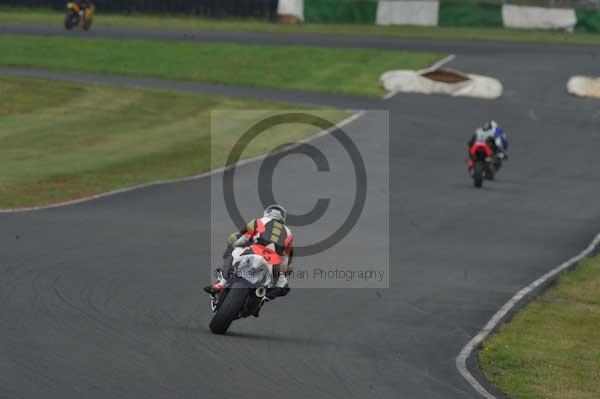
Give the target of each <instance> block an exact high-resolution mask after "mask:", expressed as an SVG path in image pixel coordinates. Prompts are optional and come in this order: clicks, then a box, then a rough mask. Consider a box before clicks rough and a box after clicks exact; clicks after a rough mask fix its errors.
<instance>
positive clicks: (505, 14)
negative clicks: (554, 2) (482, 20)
mask: <svg viewBox="0 0 600 399" xmlns="http://www.w3.org/2000/svg"><path fill="white" fill-rule="evenodd" d="M502 19H503V21H504V26H506V27H508V28H528V29H564V30H568V31H572V30H573V28H574V27H575V25H576V24H577V16H576V15H575V10H573V9H562V8H543V7H529V6H516V5H512V4H505V5H503V6H502Z"/></svg>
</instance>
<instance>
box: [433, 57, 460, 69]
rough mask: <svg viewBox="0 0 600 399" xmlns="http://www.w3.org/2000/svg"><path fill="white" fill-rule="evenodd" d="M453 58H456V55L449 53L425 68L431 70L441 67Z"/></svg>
mask: <svg viewBox="0 0 600 399" xmlns="http://www.w3.org/2000/svg"><path fill="white" fill-rule="evenodd" d="M455 58H456V55H454V54H450V55H449V56H447V57H445V58H442V59H441V60H439V61H438V62H436V63H435V64H433V65H432V66H430V67H429V68H427V69H428V70H431V71H435V70H436V69H439V68H441V67H443V66H444V65H446V64H447V63H449V62H451V61H454V59H455Z"/></svg>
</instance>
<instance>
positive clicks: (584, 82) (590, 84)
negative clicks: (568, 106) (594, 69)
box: [567, 76, 600, 98]
mask: <svg viewBox="0 0 600 399" xmlns="http://www.w3.org/2000/svg"><path fill="white" fill-rule="evenodd" d="M567 91H568V92H569V93H570V94H572V95H574V96H578V97H591V98H600V78H594V77H588V76H573V77H572V78H571V79H569V81H568V82H567Z"/></svg>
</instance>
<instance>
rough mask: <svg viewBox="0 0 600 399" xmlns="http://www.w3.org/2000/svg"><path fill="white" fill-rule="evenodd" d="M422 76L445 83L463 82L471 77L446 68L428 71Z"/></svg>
mask: <svg viewBox="0 0 600 399" xmlns="http://www.w3.org/2000/svg"><path fill="white" fill-rule="evenodd" d="M421 76H423V77H426V78H428V79H431V80H433V81H435V82H443V83H462V82H466V81H468V80H469V79H468V78H466V77H464V76H462V75H460V74H458V73H455V72H452V71H447V70H444V69H437V70H435V71H431V72H427V73H424V74H422V75H421Z"/></svg>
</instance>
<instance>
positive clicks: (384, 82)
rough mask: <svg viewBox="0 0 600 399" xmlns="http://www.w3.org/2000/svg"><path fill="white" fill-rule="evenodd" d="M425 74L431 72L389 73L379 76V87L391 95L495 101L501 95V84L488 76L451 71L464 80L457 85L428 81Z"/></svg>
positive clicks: (401, 71)
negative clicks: (474, 98)
mask: <svg viewBox="0 0 600 399" xmlns="http://www.w3.org/2000/svg"><path fill="white" fill-rule="evenodd" d="M427 72H431V70H429V69H427V70H424V71H408V70H398V71H389V72H386V73H384V74H383V75H381V78H380V79H379V81H380V84H381V86H382V87H383V88H384V89H385V90H387V91H389V92H391V93H420V94H446V95H450V96H457V97H476V98H483V99H488V100H495V99H497V98H498V97H500V96H501V95H502V91H503V88H502V83H500V81H499V80H497V79H494V78H490V77H488V76H482V75H473V74H463V73H461V72H458V71H451V72H452V73H454V74H457V75H459V76H462V77H463V78H464V79H465V80H464V81H462V82H457V83H446V82H439V81H435V80H432V79H429V78H428V77H426V76H424V75H423V74H424V73H427Z"/></svg>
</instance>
